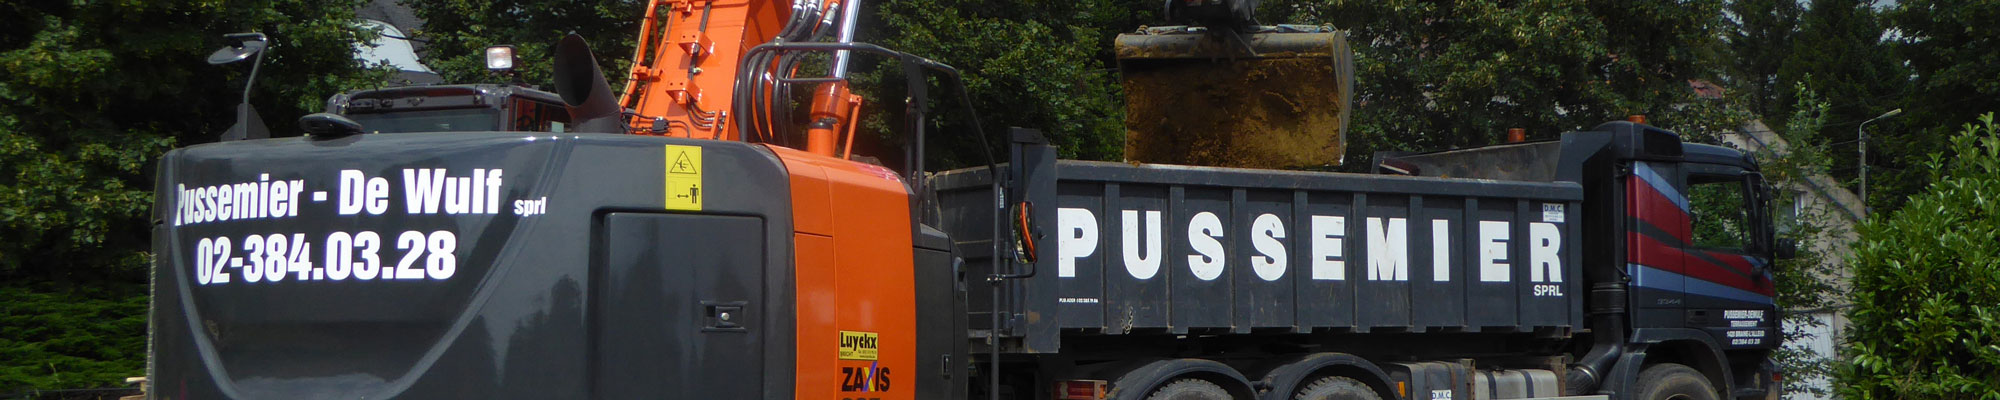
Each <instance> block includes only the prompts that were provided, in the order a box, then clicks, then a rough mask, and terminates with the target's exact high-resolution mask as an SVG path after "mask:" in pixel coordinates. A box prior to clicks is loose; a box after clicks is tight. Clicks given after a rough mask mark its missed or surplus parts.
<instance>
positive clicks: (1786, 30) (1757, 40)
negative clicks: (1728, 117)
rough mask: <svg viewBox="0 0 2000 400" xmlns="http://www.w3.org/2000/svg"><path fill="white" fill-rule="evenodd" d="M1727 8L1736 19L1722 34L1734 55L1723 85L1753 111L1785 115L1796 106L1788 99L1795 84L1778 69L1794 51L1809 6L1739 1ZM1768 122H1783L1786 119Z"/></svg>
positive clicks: (1784, 0) (1793, 0)
mask: <svg viewBox="0 0 2000 400" xmlns="http://www.w3.org/2000/svg"><path fill="white" fill-rule="evenodd" d="M1725 7H1727V11H1728V12H1729V14H1730V15H1732V16H1734V18H1731V19H1730V26H1729V28H1730V29H1726V30H1724V31H1723V33H1722V36H1723V41H1724V42H1726V43H1728V45H1729V52H1730V54H1731V55H1732V56H1733V57H1730V58H1729V63H1728V66H1729V69H1728V74H1726V75H1725V76H1724V77H1723V81H1722V84H1723V86H1724V87H1728V88H1729V89H1730V90H1731V91H1732V94H1733V95H1734V96H1735V97H1738V98H1742V99H1744V101H1746V102H1747V103H1748V105H1749V109H1750V111H1751V112H1754V113H1757V114H1758V115H1763V116H1768V117H1770V118H1773V119H1777V118H1783V117H1784V116H1785V114H1783V113H1782V112H1781V111H1780V110H1782V109H1784V108H1785V107H1787V106H1790V105H1792V103H1789V102H1786V101H1785V100H1784V97H1785V95H1787V94H1791V89H1792V87H1791V85H1790V84H1788V83H1787V82H1784V81H1780V80H1779V79H1778V69H1779V68H1781V67H1783V64H1784V61H1785V59H1786V58H1787V56H1788V55H1790V54H1791V52H1792V37H1793V36H1795V35H1796V32H1797V30H1798V25H1799V14H1801V13H1803V12H1804V11H1805V7H1804V6H1803V5H1801V4H1800V3H1799V1H1798V0H1735V1H1731V2H1729V3H1728V5H1726V6H1725ZM1766 122H1770V123H1774V124H1780V125H1782V121H1775V120H1774V121H1766Z"/></svg>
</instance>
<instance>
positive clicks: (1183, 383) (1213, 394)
mask: <svg viewBox="0 0 2000 400" xmlns="http://www.w3.org/2000/svg"><path fill="white" fill-rule="evenodd" d="M1146 400H1231V399H1230V397H1229V391H1228V390H1223V389H1222V387H1221V386H1216V384H1214V383H1211V382H1209V381H1204V380H1200V379H1177V380H1174V381H1173V382H1169V383H1167V384H1165V385H1161V386H1160V388H1159V389H1154V390H1153V393H1152V394H1149V395H1147V396H1146Z"/></svg>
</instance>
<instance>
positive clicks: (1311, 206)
mask: <svg viewBox="0 0 2000 400" xmlns="http://www.w3.org/2000/svg"><path fill="white" fill-rule="evenodd" d="M1294 199H1296V200H1298V204H1297V205H1294V206H1293V209H1294V210H1300V209H1303V210H1304V212H1302V213H1300V215H1298V216H1297V217H1298V220H1297V221H1294V222H1293V223H1292V227H1293V232H1294V233H1293V234H1294V235H1296V236H1297V237H1299V238H1300V239H1299V241H1298V243H1299V246H1297V247H1296V248H1294V249H1292V254H1295V255H1296V256H1294V257H1293V258H1295V259H1298V260H1304V261H1302V262H1299V263H1297V265H1293V266H1292V269H1293V270H1294V271H1295V272H1294V275H1296V276H1298V277H1299V279H1298V280H1296V281H1293V283H1294V284H1295V285H1297V288H1298V290H1297V293H1298V308H1297V310H1296V311H1297V313H1298V323H1299V325H1300V326H1301V327H1305V328H1347V327H1350V326H1353V325H1354V284H1353V281H1352V280H1350V279H1353V278H1354V277H1355V276H1356V274H1354V273H1353V272H1352V270H1353V269H1352V268H1350V265H1352V264H1354V262H1351V261H1350V260H1355V259H1356V258H1354V257H1352V255H1354V254H1355V253H1354V252H1353V250H1352V249H1353V248H1354V247H1353V246H1349V245H1348V244H1349V243H1352V242H1354V240H1353V239H1352V238H1351V235H1349V234H1348V232H1349V231H1348V229H1347V224H1349V223H1350V222H1349V221H1350V220H1351V219H1352V217H1353V210H1354V196H1353V195H1351V194H1347V193H1334V192H1311V193H1300V194H1298V195H1295V196H1294Z"/></svg>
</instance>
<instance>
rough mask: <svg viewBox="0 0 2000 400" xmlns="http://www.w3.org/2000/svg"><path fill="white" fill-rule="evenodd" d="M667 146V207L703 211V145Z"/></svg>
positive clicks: (669, 208)
mask: <svg viewBox="0 0 2000 400" xmlns="http://www.w3.org/2000/svg"><path fill="white" fill-rule="evenodd" d="M666 146H667V149H666V150H667V151H666V176H667V179H666V188H667V192H666V198H665V201H664V203H665V207H666V209H668V210H683V211H701V196H702V193H701V170H702V164H701V146H679V145H671V144H670V145H666Z"/></svg>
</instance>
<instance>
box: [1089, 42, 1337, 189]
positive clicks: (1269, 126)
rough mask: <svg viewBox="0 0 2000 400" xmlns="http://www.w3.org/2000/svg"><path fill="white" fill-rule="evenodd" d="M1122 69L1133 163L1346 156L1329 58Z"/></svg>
mask: <svg viewBox="0 0 2000 400" xmlns="http://www.w3.org/2000/svg"><path fill="white" fill-rule="evenodd" d="M1123 68H1124V70H1123V74H1122V75H1123V84H1124V86H1125V97H1126V99H1125V104H1126V105H1125V129H1126V132H1125V157H1126V159H1127V160H1128V161H1134V162H1145V163H1163V164H1184V165H1205V166H1218V167H1241V168H1278V169H1284V168H1322V167H1328V166H1334V165H1339V164H1340V161H1341V153H1342V152H1343V151H1344V150H1345V148H1344V147H1343V146H1342V143H1341V121H1340V116H1341V107H1342V106H1343V105H1342V104H1341V101H1340V93H1339V85H1338V79H1339V77H1338V76H1336V73H1335V71H1334V63H1333V60H1332V59H1331V58H1327V57H1310V58H1298V57H1293V58H1283V57H1267V58H1257V59H1247V58H1246V59H1237V60H1234V61H1231V60H1229V59H1215V60H1208V59H1173V60H1140V61H1131V60H1128V61H1126V62H1125V65H1124V66H1123Z"/></svg>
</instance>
